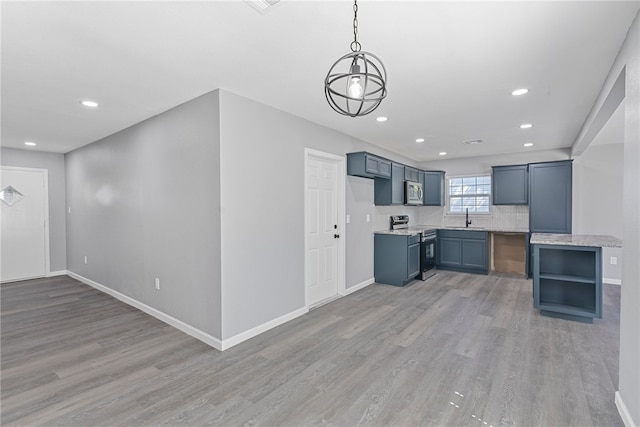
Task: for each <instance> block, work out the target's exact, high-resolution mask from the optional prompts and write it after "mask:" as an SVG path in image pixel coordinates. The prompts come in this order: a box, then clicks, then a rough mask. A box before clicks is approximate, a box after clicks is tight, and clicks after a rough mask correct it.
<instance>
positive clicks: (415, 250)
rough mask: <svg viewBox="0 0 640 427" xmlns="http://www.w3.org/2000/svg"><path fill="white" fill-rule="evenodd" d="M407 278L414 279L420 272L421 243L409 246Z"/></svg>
mask: <svg viewBox="0 0 640 427" xmlns="http://www.w3.org/2000/svg"><path fill="white" fill-rule="evenodd" d="M407 256H408V258H409V259H408V262H407V279H412V278H414V277H416V276H417V275H418V274H420V243H416V244H413V245H409V246H408V247H407Z"/></svg>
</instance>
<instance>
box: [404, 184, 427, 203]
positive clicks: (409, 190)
mask: <svg viewBox="0 0 640 427" xmlns="http://www.w3.org/2000/svg"><path fill="white" fill-rule="evenodd" d="M423 201H424V192H423V191H422V184H421V183H419V182H414V181H405V182H404V204H405V205H422V203H423Z"/></svg>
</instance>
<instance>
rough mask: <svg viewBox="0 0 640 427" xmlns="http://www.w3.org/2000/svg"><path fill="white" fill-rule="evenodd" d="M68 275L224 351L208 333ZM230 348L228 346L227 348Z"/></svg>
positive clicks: (123, 295) (222, 346)
mask: <svg viewBox="0 0 640 427" xmlns="http://www.w3.org/2000/svg"><path fill="white" fill-rule="evenodd" d="M67 274H68V275H69V276H70V277H73V278H74V279H76V280H79V281H81V282H82V283H84V284H86V285H89V286H91V287H92V288H95V289H97V290H99V291H101V292H104V293H105V294H108V295H111V296H112V297H114V298H116V299H118V300H120V301H122V302H124V303H125V304H128V305H130V306H132V307H135V308H137V309H138V310H141V311H144V312H145V313H147V314H148V315H150V316H153V317H155V318H156V319H158V320H161V321H163V322H164V323H167V324H169V325H171V326H173V327H174V328H177V329H179V330H181V331H182V332H184V333H185V334H187V335H191V336H192V337H194V338H196V339H199V340H200V341H202V342H203V343H205V344H208V345H210V346H211V347H213V348H215V349H217V350H223V349H224V347H225V346H224V344H223V342H222V341H221V340H220V339H218V338H216V337H214V336H211V335H209V334H208V333H206V332H203V331H201V330H200V329H198V328H195V327H193V326H191V325H189V324H187V323H184V322H183V321H182V320H178V319H176V318H175V317H172V316H169V315H168V314H166V313H163V312H162V311H160V310H157V309H155V308H153V307H150V306H148V305H146V304H144V303H142V302H140V301H138V300H136V299H133V298H131V297H130V296H127V295H125V294H122V293H120V292H118V291H114V290H113V289H111V288H108V287H106V286H104V285H101V284H100V283H98V282H94V281H93V280H91V279H87V278H86V277H83V276H80V275H79V274H76V273H74V272H72V271H67ZM228 347H230V346H227V348H228Z"/></svg>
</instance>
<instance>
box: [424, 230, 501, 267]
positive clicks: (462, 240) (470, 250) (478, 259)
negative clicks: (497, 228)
mask: <svg viewBox="0 0 640 427" xmlns="http://www.w3.org/2000/svg"><path fill="white" fill-rule="evenodd" d="M488 235H489V233H488V232H486V231H475V230H473V231H472V230H438V251H437V261H436V263H437V266H438V268H439V269H441V270H453V271H463V272H468V273H482V274H487V273H488V272H489V262H488V259H489V258H488V253H489V239H488Z"/></svg>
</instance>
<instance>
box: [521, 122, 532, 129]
mask: <svg viewBox="0 0 640 427" xmlns="http://www.w3.org/2000/svg"><path fill="white" fill-rule="evenodd" d="M530 127H533V125H532V124H531V123H525V124H523V125H520V129H529V128H530Z"/></svg>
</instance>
